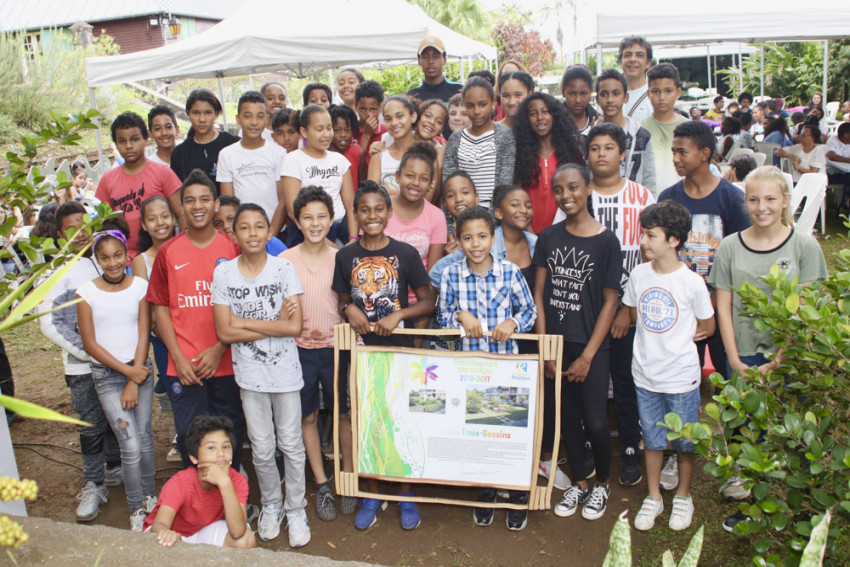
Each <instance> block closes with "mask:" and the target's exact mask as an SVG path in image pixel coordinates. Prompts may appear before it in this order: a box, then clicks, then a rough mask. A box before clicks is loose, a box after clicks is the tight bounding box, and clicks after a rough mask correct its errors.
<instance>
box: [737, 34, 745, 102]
mask: <svg viewBox="0 0 850 567" xmlns="http://www.w3.org/2000/svg"><path fill="white" fill-rule="evenodd" d="M743 49H744V47H743V46H742V45H741V44H740V43H739V44H738V70H739V71H740V73H739V74H738V88H739V90H738V94H741V93H742V92H744V53H743Z"/></svg>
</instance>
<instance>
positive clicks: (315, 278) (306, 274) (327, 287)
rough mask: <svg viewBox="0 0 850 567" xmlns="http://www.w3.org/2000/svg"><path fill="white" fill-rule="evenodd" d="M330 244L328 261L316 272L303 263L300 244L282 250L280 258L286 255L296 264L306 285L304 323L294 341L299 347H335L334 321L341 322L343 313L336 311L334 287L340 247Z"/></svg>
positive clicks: (303, 309)
mask: <svg viewBox="0 0 850 567" xmlns="http://www.w3.org/2000/svg"><path fill="white" fill-rule="evenodd" d="M328 248H329V250H328V257H327V258H326V259H325V263H324V264H322V267H321V268H319V269H318V270H317V271H315V272H314V271H313V270H311V269H310V268H308V267H307V264H306V263H304V258H303V257H302V256H301V246H300V245H299V246H296V247H295V248H290V249H289V250H284V251H283V252H281V254H280V258H286V259H287V260H289V261H290V262H291V263H292V265H293V266H294V267H295V273H296V274H298V279H299V280H300V281H301V287H302V288H303V289H304V295H302V296H301V312H302V313H303V315H304V325H303V327H302V330H301V335H300V336H298V337H295V344H296V345H298V347H299V348H307V349H317V348H333V346H334V325H338V324H339V323H342V317H340V316H339V311H337V308H338V299H337V294H336V292H335V291H333V290H332V289H331V283H332V282H333V277H334V263H335V260H336V253H337V250H336V249H335V248H330V247H328Z"/></svg>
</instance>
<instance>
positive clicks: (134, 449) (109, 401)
mask: <svg viewBox="0 0 850 567" xmlns="http://www.w3.org/2000/svg"><path fill="white" fill-rule="evenodd" d="M147 365H148V367H149V368H150V361H148V362H147ZM92 377H93V378H94V386H95V389H96V390H97V397H98V399H100V405H101V406H103V413H105V414H106V420H107V421H108V422H109V426H110V427H111V428H112V431H113V432H114V433H115V437H117V438H118V446H119V447H120V448H121V465H122V467H123V469H124V489H125V490H126V491H127V502H128V503H129V504H130V511H131V512H135V511H136V510H139V509H141V508H142V500H143V499H144V497H145V496H156V479H155V466H154V451H153V429H152V428H151V417H152V415H153V381H154V380H153V377H152V376H148V379H147V380H145V381H144V382H143V383H142V384H140V385H139V403H138V405H136V407H135V408H133V409H131V410H125V409H123V408H122V407H121V394H122V393H123V392H124V387H125V386H126V385H127V381H128V379H127V377H126V376H124V375H123V374H121V373H120V372H116V371H115V370H112V369H111V368H107V367H105V366H97V365H92Z"/></svg>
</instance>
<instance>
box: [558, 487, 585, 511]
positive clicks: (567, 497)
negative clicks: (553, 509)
mask: <svg viewBox="0 0 850 567" xmlns="http://www.w3.org/2000/svg"><path fill="white" fill-rule="evenodd" d="M584 492H585V491H584V490H582V489H581V487H579V486H572V487H570V489H569V490H567V491H566V492H565V493H564V497H563V498H562V499H561V503H562V504H565V505H567V506H568V507H570V508H576V507H577V506H578V503H579V500H581V497H582V495H583V494H584Z"/></svg>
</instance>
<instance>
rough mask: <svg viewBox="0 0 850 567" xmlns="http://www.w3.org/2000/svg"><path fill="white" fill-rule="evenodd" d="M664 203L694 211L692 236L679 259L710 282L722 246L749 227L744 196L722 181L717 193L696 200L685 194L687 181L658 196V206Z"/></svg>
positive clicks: (692, 215) (692, 213) (692, 212)
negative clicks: (671, 201) (713, 265)
mask: <svg viewBox="0 0 850 567" xmlns="http://www.w3.org/2000/svg"><path fill="white" fill-rule="evenodd" d="M665 199H673V200H674V201H676V202H677V203H681V204H682V205H684V206H685V207H686V208H687V209H688V210H689V211H691V218H692V220H691V232H690V234H688V241H687V242H686V243H685V245H684V246H683V247H682V249H681V250H680V251H679V259H680V260H681V261H682V262H684V263H685V265H686V266H688V267H689V268H690V269H691V270H693V271H694V272H696V273H698V274H699V275H700V276H702V278H703V279H704V280H707V279H708V273H709V272H710V271H711V265H712V264H713V263H714V254H715V252H717V247H718V246H720V242H721V241H722V240H723V239H724V238H725V237H726V236H728V235H730V234H732V233H734V232H739V231H741V230H744V229H745V228H747V227H749V226H750V217H749V215H747V211H746V209H745V207H744V194H743V193H742V192H741V190H740V189H738V188H737V187H735V186H734V185H732V184H731V183H729V182H728V181H726V180H725V179H720V183H719V184H718V185H717V188H716V189H715V190H714V191H712V192H711V193H710V194H708V195H707V196H706V197H703V198H702V199H694V198H692V197H690V196H688V194H687V193H685V184H684V181H679V182H678V183H676V184H675V185H673V186H672V187H669V188H667V189H665V190H664V191H663V192H662V193H661V195H659V196H658V201H659V202H661V201H663V200H665Z"/></svg>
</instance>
